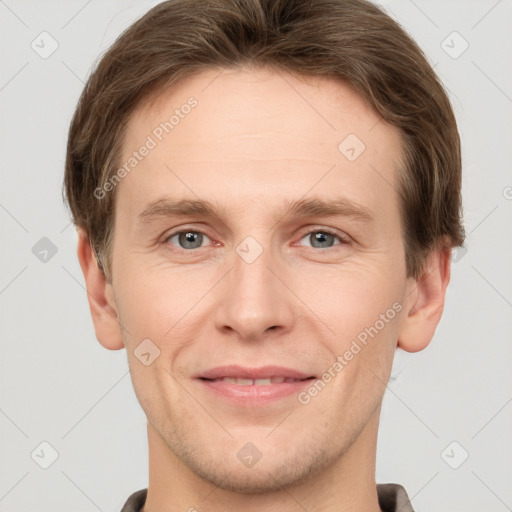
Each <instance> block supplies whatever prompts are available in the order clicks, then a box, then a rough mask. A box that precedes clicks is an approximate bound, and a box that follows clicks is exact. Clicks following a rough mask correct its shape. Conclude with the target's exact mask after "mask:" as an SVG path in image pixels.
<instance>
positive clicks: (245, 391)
mask: <svg viewBox="0 0 512 512" xmlns="http://www.w3.org/2000/svg"><path fill="white" fill-rule="evenodd" d="M223 377H229V378H235V379H236V378H240V379H253V380H256V379H269V378H272V377H281V378H285V379H295V380H294V381H292V382H290V381H288V382H278V383H271V384H264V385H256V384H254V383H253V384H248V385H241V384H237V383H233V382H225V381H222V380H213V379H222V378H223ZM313 379H315V377H314V376H313V375H308V374H306V373H303V372H301V371H299V370H295V369H293V368H285V367H283V366H264V367H260V368H247V367H242V366H237V365H229V366H219V367H216V368H212V369H210V370H207V371H205V372H202V373H201V374H200V375H198V376H197V377H196V381H197V382H198V383H199V384H200V385H201V386H202V387H203V389H205V390H206V391H208V392H209V393H211V394H213V395H214V396H216V397H220V398H222V399H224V400H227V401H228V402H231V403H233V404H235V405H238V406H246V407H256V406H262V405H266V404H269V403H270V402H275V401H277V400H280V399H284V398H287V397H290V395H294V394H297V393H299V392H300V391H301V390H302V389H304V388H305V387H307V386H309V385H310V384H311V382H312V380H313Z"/></svg>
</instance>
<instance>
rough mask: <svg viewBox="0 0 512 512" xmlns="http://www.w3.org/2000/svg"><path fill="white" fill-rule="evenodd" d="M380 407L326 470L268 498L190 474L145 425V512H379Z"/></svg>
mask: <svg viewBox="0 0 512 512" xmlns="http://www.w3.org/2000/svg"><path fill="white" fill-rule="evenodd" d="M379 415H380V407H379V408H378V409H377V410H376V411H375V413H374V415H373V416H372V418H371V419H370V421H369V422H368V423H367V424H366V426H365V428H364V429H363V430H362V431H361V433H360V434H359V436H358V437H357V439H356V440H355V441H354V442H353V443H352V444H351V445H350V446H349V448H348V449H347V450H346V451H345V452H344V453H343V454H342V455H341V456H340V457H339V458H338V459H337V460H336V461H335V462H334V463H333V464H331V465H330V466H328V467H326V468H324V469H323V470H322V471H321V472H319V473H317V474H315V475H312V476H311V477H309V478H308V479H307V480H305V481H302V482H299V483H296V484H295V485H293V486H289V487H287V488H282V490H279V491H276V492H272V493H261V494H241V493H235V492H232V491H230V490H226V489H222V488H220V487H216V486H214V485H213V484H211V483H209V482H207V481H204V480H203V479H201V478H200V477H199V476H197V475H196V474H195V473H193V472H192V471H191V470H190V469H189V468H188V467H187V466H186V465H185V464H184V463H183V462H182V461H181V460H179V459H178V458H177V457H176V456H175V455H174V453H173V452H171V450H170V449H169V447H168V446H167V445H166V443H165V441H164V440H163V439H162V437H161V436H160V435H159V433H158V432H157V431H156V430H155V429H154V428H153V426H152V425H151V424H150V423H149V422H148V443H149V485H148V494H147V499H146V504H145V506H144V509H143V512H160V511H162V510H165V511H166V512H184V511H187V512H199V511H201V510H208V511H209V512H235V511H236V512H238V511H240V510H244V512H257V511H258V512H259V511H261V510H265V512H303V511H304V510H308V511H309V512H317V511H318V512H319V511H322V512H344V511H349V510H358V511H360V512H381V509H380V507H379V504H378V497H377V487H376V482H375V456H376V450H377V431H378V423H379Z"/></svg>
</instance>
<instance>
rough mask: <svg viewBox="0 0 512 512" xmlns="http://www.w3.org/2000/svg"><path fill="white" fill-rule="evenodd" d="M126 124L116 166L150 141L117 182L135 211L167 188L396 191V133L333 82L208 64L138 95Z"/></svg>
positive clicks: (242, 192)
mask: <svg viewBox="0 0 512 512" xmlns="http://www.w3.org/2000/svg"><path fill="white" fill-rule="evenodd" d="M127 125H128V130H127V132H126V136H125V140H124V144H123V150H122V154H121V165H122V164H123V163H126V162H127V161H128V160H129V159H130V157H131V155H133V152H134V151H135V152H137V150H138V149H139V148H141V147H142V146H144V145H151V146H152V147H151V149H150V151H144V153H146V156H144V157H143V158H141V159H140V161H137V163H136V168H135V167H134V170H133V171H131V172H130V173H129V176H127V178H126V179H124V180H123V181H122V183H121V184H120V186H119V187H118V188H119V189H126V192H123V193H121V196H123V195H124V196H125V197H128V198H129V199H130V204H131V205H132V207H133V208H136V207H138V208H139V210H140V208H142V207H143V203H144V202H147V200H149V198H150V197H151V199H152V200H154V199H158V196H159V194H160V195H162V194H163V192H164V190H163V189H165V188H166V187H167V186H168V188H169V190H168V191H167V192H170V191H176V190H177V189H179V190H180V191H181V193H182V195H183V194H185V195H188V196H192V195H194V194H195V195H198V194H199V193H200V194H201V195H205V194H206V195H216V194H217V195H219V197H220V194H221V193H222V195H223V196H224V197H226V196H227V195H228V194H229V195H230V197H233V198H236V197H237V196H239V197H241V196H246V195H249V196H252V197H254V198H255V199H259V196H260V195H261V196H262V198H264V197H265V196H267V197H268V194H267V193H268V191H269V190H270V189H271V190H274V191H275V190H276V188H280V187H281V190H282V191H283V193H286V195H287V196H290V195H292V196H293V195H294V194H295V195H296V196H297V198H299V197H300V196H303V195H304V194H306V193H307V190H308V188H312V186H315V192H319V191H320V192H321V191H322V190H323V191H324V193H329V194H332V193H333V191H335V189H336V188H337V187H339V190H340V192H344V193H346V194H347V195H349V196H350V195H352V196H353V198H356V199H358V200H359V199H363V200H364V199H365V198H366V201H367V202H368V203H372V202H373V203H375V202H382V201H384V200H386V199H387V200H390V199H392V198H393V196H394V194H395V193H396V189H397V176H396V172H395V171H396V167H397V159H398V158H399V156H400V154H401V136H400V132H399V131H398V129H396V128H395V127H393V126H391V125H389V124H387V123H385V122H384V121H383V120H382V119H381V118H380V116H379V115H378V114H377V113H376V112H374V111H373V109H372V108H370V106H368V105H367V104H366V102H365V101H364V100H363V98H362V97H361V96H360V95H359V94H358V93H357V92H356V91H355V90H354V88H353V87H351V86H350V85H349V84H347V83H346V82H344V81H341V80H334V79H330V78H326V77H319V76H314V77H313V76H308V77H305V76H302V75H295V74H291V73H288V72H285V71H282V70H275V69H268V68H263V69H262V68H260V69H255V68H245V69H236V70H234V69H230V70H227V69H209V70H205V71H201V72H199V73H196V74H194V75H191V76H188V77H187V78H185V79H183V80H181V81H180V82H178V83H176V84H174V85H172V86H170V87H168V88H167V89H164V90H162V91H160V92H159V94H158V95H153V96H152V97H151V98H148V99H147V100H145V101H143V102H142V103H141V104H140V105H139V106H138V107H137V109H136V110H135V111H134V112H133V113H132V115H131V117H130V119H129V121H128V123H127ZM149 140H151V141H152V142H151V143H150V144H148V141H149ZM329 169H335V172H327V171H329ZM180 176H181V177H186V182H185V181H184V180H183V179H181V180H180ZM323 176H324V178H322V177H323ZM318 179H320V180H321V182H318V185H315V180H318ZM180 181H181V182H180ZM220 184H222V187H221V186H220ZM386 184H387V185H386ZM386 187H388V188H389V189H390V190H385V188H386ZM187 189H188V190H187ZM117 193H118V194H119V193H120V190H117ZM357 196H358V197H357ZM395 200H396V198H394V201H395ZM359 202H361V201H359ZM363 202H364V201H363Z"/></svg>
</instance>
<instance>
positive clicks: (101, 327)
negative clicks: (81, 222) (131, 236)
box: [77, 228, 124, 350]
mask: <svg viewBox="0 0 512 512" xmlns="http://www.w3.org/2000/svg"><path fill="white" fill-rule="evenodd" d="M77 254H78V260H79V261H80V267H81V268H82V272H83V274H84V278H85V286H86V288H87V300H88V301H89V307H90V309H91V316H92V321H93V323H94V330H95V332H96V338H97V340H98V341H99V342H100V343H101V344H102V345H103V346H104V347H105V348H107V349H109V350H119V349H121V348H124V342H123V337H122V332H121V326H120V324H119V319H118V315H117V311H116V305H115V301H114V293H113V289H112V285H111V284H110V283H108V282H107V279H106V277H105V275H104V274H103V272H102V270H101V269H100V268H99V266H98V262H97V260H96V256H95V254H94V251H93V249H92V247H91V243H90V241H89V236H88V235H87V233H86V232H85V231H84V230H83V229H81V228H79V229H78V248H77Z"/></svg>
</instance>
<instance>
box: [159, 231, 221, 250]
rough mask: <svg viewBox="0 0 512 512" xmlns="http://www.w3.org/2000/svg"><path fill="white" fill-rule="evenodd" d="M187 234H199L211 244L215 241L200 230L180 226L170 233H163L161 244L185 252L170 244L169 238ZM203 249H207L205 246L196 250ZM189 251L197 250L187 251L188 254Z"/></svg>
mask: <svg viewBox="0 0 512 512" xmlns="http://www.w3.org/2000/svg"><path fill="white" fill-rule="evenodd" d="M187 232H192V233H201V234H202V235H203V236H205V237H207V238H208V239H209V240H211V241H212V242H215V240H214V239H213V238H212V237H211V236H209V235H208V234H207V233H206V232H205V231H204V230H202V229H199V228H196V227H193V226H180V227H179V228H176V229H172V230H170V231H166V232H165V233H164V235H163V236H162V243H165V244H169V245H172V246H173V247H175V248H176V249H181V250H184V251H186V250H187V249H183V248H181V247H178V246H176V245H173V244H170V242H169V240H170V239H171V238H173V237H175V236H176V235H180V234H181V233H187ZM205 247H207V246H204V247H198V249H204V248H205ZM191 250H197V249H188V252H190V251H191Z"/></svg>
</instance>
